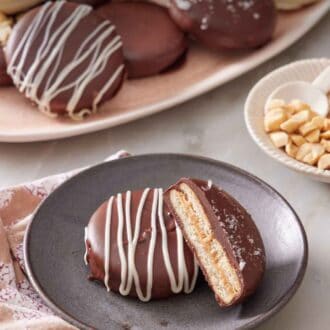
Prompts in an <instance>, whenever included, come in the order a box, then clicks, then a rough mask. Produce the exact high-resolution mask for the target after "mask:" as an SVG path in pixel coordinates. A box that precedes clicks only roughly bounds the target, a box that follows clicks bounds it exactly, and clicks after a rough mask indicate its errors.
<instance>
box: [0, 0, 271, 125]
mask: <svg viewBox="0 0 330 330" xmlns="http://www.w3.org/2000/svg"><path fill="white" fill-rule="evenodd" d="M39 2H40V1H21V2H19V4H17V5H16V7H15V6H14V5H13V4H12V5H11V7H10V8H9V7H4V8H3V10H6V12H7V13H13V12H15V10H16V11H21V10H26V9H27V8H29V6H31V5H35V4H37V3H39ZM41 2H43V4H41V5H39V6H38V7H35V8H33V9H30V10H29V11H27V12H25V13H24V14H22V15H19V18H18V19H17V22H16V24H14V25H13V27H12V32H11V34H10V36H9V39H8V41H7V43H6V46H5V48H4V54H3V53H2V52H0V84H1V85H8V84H14V85H15V86H16V87H17V89H18V90H19V92H21V93H22V94H23V95H24V96H25V97H26V98H28V99H29V100H30V101H31V102H32V103H33V104H35V105H36V106H37V107H38V109H39V110H40V111H42V112H43V113H45V114H47V115H49V116H58V115H69V116H70V117H72V118H74V119H77V118H78V119H79V118H84V117H85V116H86V115H88V114H90V113H92V112H95V111H97V109H98V108H99V106H100V104H102V103H103V102H105V101H108V100H110V99H111V98H112V97H113V96H114V95H115V94H116V93H117V91H118V90H119V89H120V87H121V86H122V83H123V81H124V79H125V77H127V78H128V79H136V78H141V77H147V76H151V75H155V74H158V73H161V72H163V71H165V70H167V69H169V68H170V67H171V66H173V65H174V64H175V63H177V62H178V61H179V60H180V59H181V58H182V57H184V55H185V53H186V52H187V50H188V45H189V43H188V36H191V37H192V38H194V39H195V40H197V41H198V42H201V43H202V44H204V45H205V46H206V47H209V48H212V49H216V50H218V51H221V50H223V49H246V48H256V47H259V46H262V45H263V44H265V43H266V42H267V41H269V40H270V39H271V37H272V34H273V31H274V27H275V21H276V10H275V6H274V3H273V0H264V1H250V0H243V1H242V0H231V1H227V0H225V1H222V0H221V1H220V0H202V1H193V0H173V1H172V2H171V3H170V5H169V8H165V7H161V6H159V5H156V4H152V3H148V2H133V1H124V2H110V1H106V0H72V1H64V0H60V1H56V2H52V1H45V2H44V1H41ZM0 10H1V5H0Z"/></svg>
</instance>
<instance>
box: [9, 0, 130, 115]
mask: <svg viewBox="0 0 330 330" xmlns="http://www.w3.org/2000/svg"><path fill="white" fill-rule="evenodd" d="M40 17H43V20H40ZM64 31H65V32H64ZM110 31H111V32H110ZM26 35H28V36H29V38H26ZM111 43H113V44H111ZM110 45H112V46H111V50H112V51H113V52H112V53H111V54H110V55H109V47H110ZM5 51H6V58H7V59H8V69H9V70H8V72H9V74H10V75H11V77H12V78H13V81H14V84H15V85H16V86H17V87H18V88H19V89H20V91H21V92H23V93H24V94H25V95H26V96H27V97H28V98H29V99H30V100H31V101H33V102H34V103H36V104H37V105H38V107H39V109H40V110H41V111H43V112H45V113H47V114H50V113H56V114H66V113H68V114H70V115H71V114H74V113H75V114H76V113H78V112H80V110H84V111H85V109H89V110H93V111H96V109H97V107H98V106H99V104H101V103H102V102H104V101H106V100H109V99H110V98H111V97H112V96H113V95H114V94H115V93H116V92H117V90H118V89H119V87H120V86H121V84H122V81H123V76H124V65H123V54H122V47H121V40H120V37H119V36H118V35H117V34H116V32H115V30H114V27H113V26H112V25H111V23H110V22H109V21H106V20H104V19H103V18H101V17H99V16H98V15H96V14H95V12H94V11H92V8H91V7H90V6H85V5H77V4H74V3H70V2H63V1H57V2H46V3H45V4H44V5H42V6H40V7H37V8H35V9H33V10H31V11H29V12H28V13H27V14H25V15H24V16H22V17H21V19H20V20H19V22H18V23H17V24H16V25H15V26H14V28H13V31H12V33H11V36H10V38H9V40H8V44H7V46H6V50H5ZM118 70H120V71H118ZM112 78H114V79H113V80H112ZM109 81H111V84H109ZM89 112H91V111H89Z"/></svg>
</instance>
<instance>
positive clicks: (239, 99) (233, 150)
mask: <svg viewBox="0 0 330 330" xmlns="http://www.w3.org/2000/svg"><path fill="white" fill-rule="evenodd" d="M329 35H330V13H329V14H328V15H326V17H325V18H324V19H323V20H322V21H321V22H320V23H319V24H318V25H317V26H316V27H315V28H314V29H313V30H312V31H311V32H309V33H308V34H307V35H306V36H305V37H304V38H303V39H302V40H300V41H299V42H298V43H296V44H295V45H293V46H292V47H290V48H289V49H288V50H287V51H285V52H284V53H282V54H281V55H280V56H277V57H276V58H274V59H273V60H270V61H268V62H267V63H265V64H264V65H262V66H261V67H259V68H258V69H256V70H254V71H252V72H250V73H248V74H245V75H243V76H242V77H240V78H238V79H236V80H235V81H233V82H231V83H228V84H227V85H225V86H222V87H219V88H218V89H216V90H214V91H212V92H210V93H208V94H206V95H203V96H201V97H199V98H197V99H194V100H191V101H190V102H187V103H185V104H183V105H180V106H177V107H175V108H173V109H171V110H168V111H165V112H163V113H160V114H157V115H154V116H152V117H148V118H145V119H141V120H138V121H136V122H133V123H130V124H126V125H123V126H120V127H116V128H113V129H108V130H105V131H102V132H98V133H94V134H89V135H85V136H81V137H75V138H70V139H65V140H59V141H51V142H42V143H30V144H1V143H0V187H5V186H9V185H14V184H18V183H21V182H23V181H31V180H34V179H36V178H41V177H43V176H47V175H50V174H55V173H59V172H63V171H67V170H70V169H73V168H76V167H81V166H84V165H88V164H93V163H98V162H100V161H101V160H102V159H104V158H105V157H106V156H108V155H109V154H111V153H113V152H114V151H117V150H119V149H126V150H127V151H129V152H131V153H134V154H141V153H150V152H177V153H191V154H197V155H203V156H207V157H212V158H215V159H219V160H223V161H226V162H229V163H232V164H234V165H237V166H239V167H241V168H243V169H245V170H247V171H249V172H251V173H253V174H255V175H257V176H259V177H260V178H261V179H263V180H265V181H266V182H268V183H269V184H271V185H272V186H274V188H275V189H277V190H278V191H279V192H280V193H281V194H283V196H284V197H285V198H287V199H288V201H289V202H290V203H291V204H292V206H293V207H294V208H295V210H296V211H297V213H298V214H299V216H300V217H301V219H302V222H303V223H304V225H305V229H306V232H307V236H308V240H309V246H310V255H309V263H308V270H307V273H306V276H305V279H304V281H303V284H302V286H301V288H300V289H299V291H298V292H297V294H296V295H295V296H294V298H293V299H292V300H291V301H290V303H289V304H288V305H287V306H286V307H285V308H284V309H283V310H282V311H281V312H280V313H279V314H277V315H276V316H275V317H273V318H272V319H271V320H269V321H268V322H266V323H265V324H264V325H262V326H261V327H260V329H265V330H275V329H286V330H289V329H300V330H304V329H306V330H307V329H311V328H313V330H318V329H320V330H321V329H322V330H323V329H328V328H329V324H330V312H329V306H330V257H329V255H330V243H329V242H330V185H327V184H322V183H319V182H314V181H311V180H310V179H308V178H305V177H304V176H302V175H300V174H297V173H294V172H292V171H291V170H289V169H287V168H285V167H284V166H282V165H281V164H278V163H276V162H274V161H273V160H272V159H270V158H269V157H268V156H266V155H265V154H263V152H262V151H260V150H259V149H258V147H257V146H256V145H255V144H254V143H253V142H252V140H251V138H250V137H249V135H248V132H247V130H246V128H245V124H244V118H243V105H244V101H245V98H246V96H247V94H248V92H249V90H250V88H251V87H252V86H253V85H254V83H255V82H256V81H257V80H258V79H260V78H261V77H262V76H264V75H265V74H267V73H268V72H269V71H271V70H273V69H275V68H277V67H279V66H281V65H284V64H286V63H288V62H290V61H294V60H298V59H303V58H312V57H330V42H329Z"/></svg>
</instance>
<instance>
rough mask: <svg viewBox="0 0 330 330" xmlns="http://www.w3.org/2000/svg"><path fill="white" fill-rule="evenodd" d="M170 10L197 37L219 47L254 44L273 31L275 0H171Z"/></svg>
mask: <svg viewBox="0 0 330 330" xmlns="http://www.w3.org/2000/svg"><path fill="white" fill-rule="evenodd" d="M169 11H170V14H171V16H172V18H173V19H174V21H175V22H176V23H177V24H178V25H179V26H180V27H181V28H182V29H183V30H184V31H187V32H190V33H191V34H192V35H193V36H194V37H195V38H196V39H197V40H198V41H200V42H202V43H203V44H205V45H206V46H207V47H210V48H212V49H216V50H222V49H240V48H255V47H259V46H262V45H263V44H265V43H267V42H268V41H269V40H270V39H271V38H272V35H273V32H274V29H275V23H276V9H275V5H274V1H273V0H200V1H195V0H171V4H170V9H169Z"/></svg>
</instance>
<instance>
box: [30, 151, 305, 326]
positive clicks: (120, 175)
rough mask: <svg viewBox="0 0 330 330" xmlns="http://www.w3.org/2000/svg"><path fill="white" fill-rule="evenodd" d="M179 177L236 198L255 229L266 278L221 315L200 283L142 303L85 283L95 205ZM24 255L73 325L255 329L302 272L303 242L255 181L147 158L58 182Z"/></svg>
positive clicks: (168, 157) (200, 162) (208, 165)
mask: <svg viewBox="0 0 330 330" xmlns="http://www.w3.org/2000/svg"><path fill="white" fill-rule="evenodd" d="M182 176H190V177H198V178H202V179H211V180H212V181H213V182H214V183H215V184H216V185H220V186H221V187H223V188H224V189H225V190H227V191H228V192H229V193H230V194H232V195H233V196H234V197H235V198H237V199H238V200H239V201H240V202H241V203H242V204H243V206H244V207H245V208H246V209H247V210H248V211H249V212H250V213H251V215H252V217H253V219H254V220H255V222H256V224H257V225H258V228H259V230H260V232H261V235H262V238H263V240H264V243H265V247H266V255H267V269H266V274H265V277H264V280H263V282H262V283H261V285H260V287H259V289H258V290H257V292H256V294H255V295H254V296H252V297H251V298H250V299H249V300H248V301H247V302H245V303H244V304H242V305H240V306H237V307H235V308H231V309H227V310H221V309H220V308H219V306H218V305H217V303H216V302H215V300H214V298H213V294H212V292H211V291H210V290H209V289H208V287H207V285H205V283H201V284H200V285H199V286H198V288H197V289H196V290H195V291H194V292H193V293H192V294H190V295H184V294H182V295H177V296H174V297H172V298H170V299H166V300H161V301H151V302H149V303H142V302H139V301H137V300H133V299H130V298H125V297H121V296H119V295H117V294H115V293H107V292H106V290H105V289H104V288H103V287H102V286H101V285H100V284H97V283H94V282H90V281H88V280H87V275H88V269H87V268H86V266H85V265H84V262H83V254H84V227H85V226H86V224H87V222H88V220H89V217H90V215H91V214H92V213H93V211H94V210H95V209H96V208H97V207H98V206H99V205H100V203H101V202H103V201H104V200H105V199H107V198H108V197H109V196H110V195H112V194H115V193H117V192H122V191H126V190H127V189H137V188H142V187H146V186H150V187H164V188H166V187H167V186H168V185H169V184H171V183H173V182H175V181H176V180H177V179H178V178H180V177H182ZM25 255H26V268H27V272H28V275H29V278H30V280H31V282H32V284H33V285H34V287H35V288H36V290H37V291H38V292H39V294H40V295H41V297H42V298H43V299H44V300H45V301H46V302H47V303H48V305H49V306H50V307H51V308H53V309H54V311H55V312H57V313H58V314H59V315H60V316H62V317H63V318H65V319H66V320H68V321H69V322H71V323H72V324H74V325H76V326H78V327H79V328H89V327H93V328H98V329H162V328H164V329H165V328H166V329H237V328H248V327H253V326H256V325H257V324H260V323H261V322H262V321H264V320H265V319H267V318H269V317H270V316H271V315H273V314H274V313H276V312H277V311H278V310H279V309H280V308H281V307H283V306H284V305H285V303H286V302H288V300H289V299H290V298H291V297H292V295H293V294H294V293H295V291H296V290H297V288H298V287H299V285H300V283H301V281H302V278H303V275H304V272H305V269H306V264H307V242H306V236H305V233H304V230H303V228H302V225H301V223H300V221H299V219H298V217H297V215H296V214H295V212H294V211H293V209H292V208H291V207H290V205H289V204H288V203H287V202H286V201H285V200H284V199H283V198H282V197H281V196H280V195H279V194H278V193H277V192H276V191H274V190H273V189H272V188H271V187H269V186H268V185H267V184H265V183H264V182H262V181H261V180H259V179H257V178H255V177H254V176H252V175H250V174H248V173H246V172H244V171H242V170H240V169H238V168H235V167H233V166H231V165H228V164H225V163H221V162H217V161H214V160H210V159H206V158H199V157H192V156H185V155H173V154H159V155H158V154H153V155H143V156H135V157H129V158H126V159H120V160H116V161H112V162H109V163H105V164H102V165H98V166H96V167H93V168H91V169H88V170H86V171H84V172H83V173H81V174H78V175H77V176H75V177H73V178H72V179H70V180H69V181H67V182H66V183H64V184H63V185H62V186H61V187H59V188H58V189H57V190H56V191H55V192H53V193H52V194H51V195H50V196H49V197H48V198H47V200H46V201H45V202H44V203H43V204H42V206H41V207H40V208H39V209H38V211H37V213H36V214H35V217H34V219H33V221H32V223H31V225H30V226H29V228H28V232H27V236H26V240H25Z"/></svg>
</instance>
